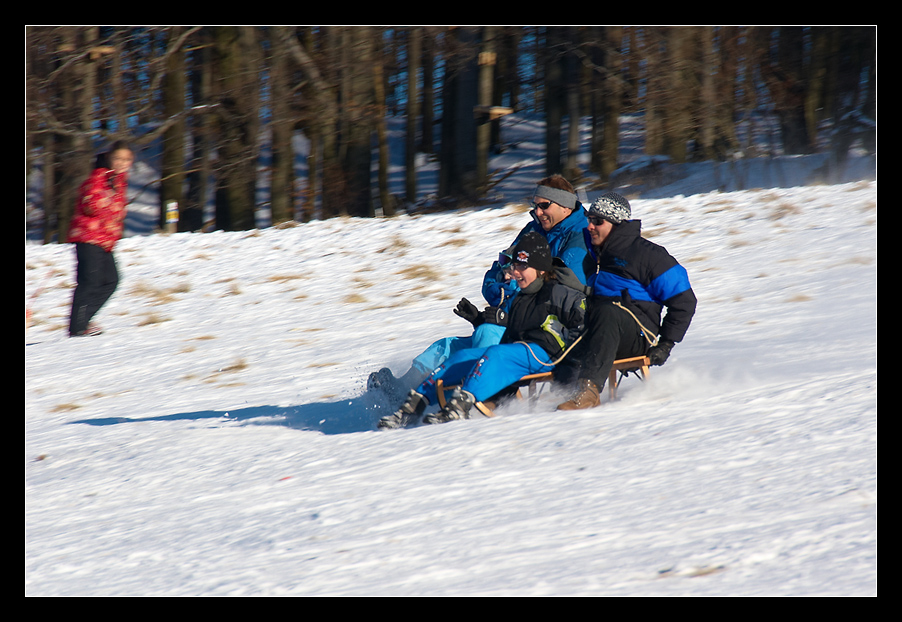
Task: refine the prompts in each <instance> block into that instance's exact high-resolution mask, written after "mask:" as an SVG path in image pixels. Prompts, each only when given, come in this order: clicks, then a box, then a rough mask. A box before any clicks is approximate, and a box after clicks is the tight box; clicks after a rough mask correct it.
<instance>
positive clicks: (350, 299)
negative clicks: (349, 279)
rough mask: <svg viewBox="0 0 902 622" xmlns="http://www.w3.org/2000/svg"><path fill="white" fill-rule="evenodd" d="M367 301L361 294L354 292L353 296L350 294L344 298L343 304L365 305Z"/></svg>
mask: <svg viewBox="0 0 902 622" xmlns="http://www.w3.org/2000/svg"><path fill="white" fill-rule="evenodd" d="M366 301H367V300H366V297H365V296H361V295H360V294H358V293H356V292H354V293H352V294H348V295H347V296H345V297H344V300H343V302H347V303H350V304H359V303H364V302H366Z"/></svg>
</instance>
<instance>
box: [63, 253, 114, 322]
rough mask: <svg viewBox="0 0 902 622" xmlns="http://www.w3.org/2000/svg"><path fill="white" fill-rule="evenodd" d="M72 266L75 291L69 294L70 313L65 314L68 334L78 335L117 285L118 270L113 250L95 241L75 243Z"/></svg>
mask: <svg viewBox="0 0 902 622" xmlns="http://www.w3.org/2000/svg"><path fill="white" fill-rule="evenodd" d="M75 257H76V259H77V260H78V267H77V269H76V283H77V284H76V286H75V293H74V294H73V296H72V312H71V314H70V316H69V334H70V335H78V334H80V333H83V332H84V331H85V329H86V328H87V327H88V322H90V321H91V318H93V317H94V314H95V313H97V312H98V311H99V310H100V307H102V306H103V305H104V304H106V301H107V300H109V299H110V296H112V295H113V292H115V291H116V287H117V286H118V285H119V271H118V270H117V269H116V260H115V259H114V258H113V253H108V252H107V251H105V250H103V249H102V248H100V247H99V246H96V245H95V244H86V243H83V242H78V243H76V244H75Z"/></svg>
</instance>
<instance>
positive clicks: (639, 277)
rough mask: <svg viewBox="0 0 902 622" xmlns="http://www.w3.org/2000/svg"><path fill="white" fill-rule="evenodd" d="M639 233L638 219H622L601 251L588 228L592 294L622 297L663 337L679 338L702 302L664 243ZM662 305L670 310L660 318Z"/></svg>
mask: <svg viewBox="0 0 902 622" xmlns="http://www.w3.org/2000/svg"><path fill="white" fill-rule="evenodd" d="M641 234H642V223H641V222H640V221H638V220H628V221H626V222H623V223H621V224H619V225H617V226H616V227H614V228H613V230H612V231H611V234H610V235H609V236H608V237H607V239H606V240H605V242H604V244H603V245H602V246H601V248H600V251H599V249H596V248H593V247H592V245H591V242H590V241H589V236H588V231H586V241H587V242H588V244H589V248H590V251H589V255H588V256H587V258H586V261H585V263H584V274H585V275H586V284H587V285H589V286H590V287H591V288H592V299H596V300H597V299H601V300H616V301H619V302H621V303H622V304H623V305H624V306H625V307H627V308H628V309H629V310H630V311H632V312H633V313H634V314H635V315H636V316H637V318H638V319H639V321H640V322H641V323H642V325H643V326H644V327H645V328H647V329H648V330H649V331H653V332H654V333H655V334H657V335H659V336H660V339H661V340H662V341H673V342H678V341H681V340H682V339H683V337H684V336H685V334H686V331H687V330H688V328H689V324H690V322H691V321H692V316H693V315H695V308H696V305H697V302H698V301H697V299H696V297H695V293H694V292H693V291H692V286H691V285H690V284H689V276H688V274H687V273H686V270H685V269H684V268H683V266H681V265H680V264H679V263H678V262H677V260H676V259H674V258H673V257H672V256H671V255H670V254H669V253H668V252H667V250H666V249H665V248H664V247H663V246H659V245H658V244H655V243H654V242H650V241H649V240H646V239H645V238H643V237H642V235H641ZM592 299H590V302H589V304H590V305H591V300H592ZM663 307H667V313H666V315H665V316H664V317H663V319H662V317H661V313H662V309H663ZM649 337H651V338H653V336H652V335H650V336H649Z"/></svg>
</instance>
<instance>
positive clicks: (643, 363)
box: [435, 356, 650, 417]
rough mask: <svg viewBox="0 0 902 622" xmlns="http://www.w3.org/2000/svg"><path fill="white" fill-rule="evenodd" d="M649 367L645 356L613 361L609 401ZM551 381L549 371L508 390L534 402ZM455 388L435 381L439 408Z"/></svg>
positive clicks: (489, 413)
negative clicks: (622, 385)
mask: <svg viewBox="0 0 902 622" xmlns="http://www.w3.org/2000/svg"><path fill="white" fill-rule="evenodd" d="M649 365H650V362H649V360H648V357H647V356H634V357H631V358H626V359H618V360H616V361H614V365H613V366H612V367H611V372H610V373H609V374H608V391H609V393H610V396H611V401H614V400H616V399H617V387H618V386H619V385H620V382H621V381H622V379H623V378H624V376H626V375H627V374H629V373H632V372H635V373H636V374H637V375H639V376H640V377H641V378H642V380H647V379H648V377H649V369H648V368H649ZM618 372H620V376H619V378H618V375H617V374H618ZM553 381H554V373H553V372H550V371H546V372H542V373H538V374H528V375H526V376H523V377H522V378H520V379H519V380H518V381H517V382H515V383H514V384H512V385H511V387H510V390H515V391H514V392H515V394H516V396H517V399H524V396H523V389H526V390H527V398H528V399H529V400H530V401H535V400H536V399H538V395H539V389H540V386H539V385H540V383H543V382H553ZM457 386H459V385H449V386H445V385H444V383H443V382H442V379H441V378H439V379H438V380H436V381H435V391H436V394H437V395H438V403H439V406H441V407H442V408H444V407H445V391H453V390H454V389H455V388H456V387H457ZM474 406H475V407H476V410H478V411H479V412H481V413H482V414H483V415H485V416H486V417H494V416H495V413H494V411H493V410H492V407H491V406H489V405H487V404H485V403H484V402H476V404H474Z"/></svg>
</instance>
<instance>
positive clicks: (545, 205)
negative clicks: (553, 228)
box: [532, 201, 551, 212]
mask: <svg viewBox="0 0 902 622" xmlns="http://www.w3.org/2000/svg"><path fill="white" fill-rule="evenodd" d="M549 205H551V201H542V202H541V203H535V202H533V204H532V206H533V207H534V208H536V209H540V210H542V211H543V212H544V211H545V210H547V209H548V206H549Z"/></svg>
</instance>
